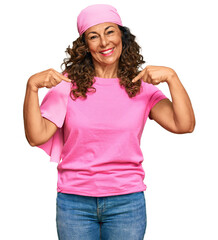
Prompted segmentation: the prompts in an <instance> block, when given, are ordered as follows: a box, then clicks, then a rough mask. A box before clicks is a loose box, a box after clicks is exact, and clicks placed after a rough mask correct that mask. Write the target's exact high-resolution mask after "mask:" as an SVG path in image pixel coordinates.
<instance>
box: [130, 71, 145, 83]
mask: <svg viewBox="0 0 218 240" xmlns="http://www.w3.org/2000/svg"><path fill="white" fill-rule="evenodd" d="M143 75H144V70H142V71H141V72H140V73H139V74H138V75H137V76H136V77H134V78H133V80H132V82H136V81H138V80H139V79H140V78H141V77H142V76H143Z"/></svg>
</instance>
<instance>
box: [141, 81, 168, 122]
mask: <svg viewBox="0 0 218 240" xmlns="http://www.w3.org/2000/svg"><path fill="white" fill-rule="evenodd" d="M142 82H143V81H142ZM144 84H145V91H146V96H147V101H148V106H147V110H148V117H149V119H151V120H152V118H150V116H149V113H150V111H151V109H152V108H153V106H154V105H155V104H156V103H158V102H159V101H160V100H162V99H165V98H167V97H166V96H165V94H164V93H163V92H162V91H161V90H160V89H159V88H158V87H156V86H155V85H153V84H149V83H145V82H144Z"/></svg>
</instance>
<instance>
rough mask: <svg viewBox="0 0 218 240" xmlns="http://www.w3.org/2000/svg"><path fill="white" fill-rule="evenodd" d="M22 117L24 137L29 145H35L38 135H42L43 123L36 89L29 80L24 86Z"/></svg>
mask: <svg viewBox="0 0 218 240" xmlns="http://www.w3.org/2000/svg"><path fill="white" fill-rule="evenodd" d="M23 117H24V128H25V134H26V138H27V140H28V142H29V144H30V145H31V146H35V145H37V143H38V141H39V136H42V132H43V129H44V128H45V123H44V121H43V118H42V116H41V112H40V107H39V99H38V89H37V88H33V86H31V84H30V83H29V81H28V83H27V87H26V95H25V99H24V105H23Z"/></svg>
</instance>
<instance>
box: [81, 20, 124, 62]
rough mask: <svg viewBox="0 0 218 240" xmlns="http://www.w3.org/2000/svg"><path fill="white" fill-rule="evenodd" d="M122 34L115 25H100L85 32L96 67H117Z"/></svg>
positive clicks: (120, 51)
mask: <svg viewBox="0 0 218 240" xmlns="http://www.w3.org/2000/svg"><path fill="white" fill-rule="evenodd" d="M121 37H122V34H121V31H120V29H119V27H118V25H117V24H115V23H110V22H108V23H100V24H98V25H95V26H93V27H90V28H88V29H87V30H86V32H85V39H86V43H87V45H88V49H89V51H90V53H91V55H92V60H93V63H94V65H95V67H96V66H99V65H100V66H107V65H114V67H117V66H118V63H119V58H120V55H121V53H122V39H121Z"/></svg>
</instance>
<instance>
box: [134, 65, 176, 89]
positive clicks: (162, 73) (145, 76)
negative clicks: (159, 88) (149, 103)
mask: <svg viewBox="0 0 218 240" xmlns="http://www.w3.org/2000/svg"><path fill="white" fill-rule="evenodd" d="M173 76H175V71H174V70H173V69H172V68H169V67H163V66H151V65H148V66H146V68H144V69H143V70H142V71H141V72H140V73H139V74H138V75H137V76H136V77H135V78H134V79H133V80H132V82H136V81H138V80H139V79H142V80H143V81H144V82H147V83H150V84H153V85H157V84H159V83H161V82H167V83H169V81H170V79H171V78H172V77H173Z"/></svg>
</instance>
